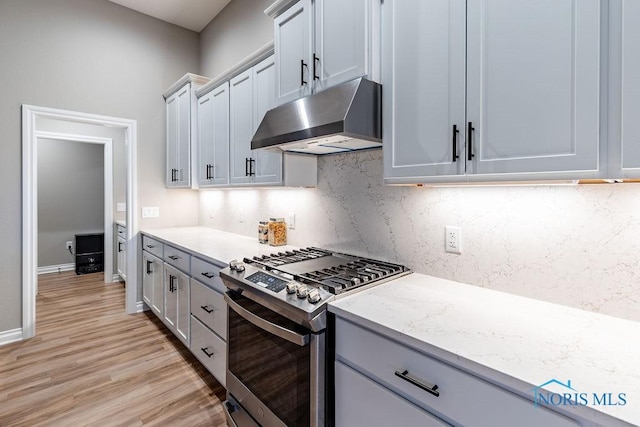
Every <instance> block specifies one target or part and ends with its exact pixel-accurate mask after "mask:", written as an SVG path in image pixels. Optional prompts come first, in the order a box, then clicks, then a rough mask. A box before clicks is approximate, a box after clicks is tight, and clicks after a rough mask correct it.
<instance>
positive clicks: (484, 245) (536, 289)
mask: <svg viewBox="0 0 640 427" xmlns="http://www.w3.org/2000/svg"><path fill="white" fill-rule="evenodd" d="M289 212H293V213H295V215H296V224H295V226H296V228H295V230H288V232H289V236H288V237H289V239H288V243H290V244H292V245H298V246H310V245H316V246H321V247H328V248H331V249H335V250H341V251H344V252H351V253H356V254H360V255H369V256H371V257H374V258H380V259H386V260H389V261H392V262H398V263H402V264H405V265H407V266H409V267H410V268H412V269H413V270H414V271H416V272H419V273H424V274H429V275H433V276H437V277H442V278H446V279H451V280H455V281H459V282H463V283H468V284H471V285H476V286H481V287H486V288H491V289H496V290H500V291H505V292H509V293H513V294H517V295H522V296H526V297H531V298H536V299H540V300H545V301H550V302H554V303H558V304H563V305H568V306H573V307H577V308H581V309H584V310H590V311H594V312H599V313H603V314H609V315H612V316H617V317H621V318H626V319H630V320H635V321H640V184H613V185H583V186H512V187H499V186H498V187H475V186H474V187H452V188H428V187H391V186H385V185H384V184H383V178H382V152H381V150H373V151H363V152H358V153H350V154H340V155H332V156H323V157H319V158H318V187H317V188H314V189H284V188H283V189H238V190H211V191H201V192H200V225H203V226H208V227H213V228H217V229H220V230H226V231H230V232H234V233H239V234H244V235H248V236H256V239H257V226H258V221H260V220H263V219H265V218H269V217H270V216H277V217H285V218H286V217H287V214H288V213H289ZM241 219H242V220H243V222H240V220H241ZM447 225H453V226H459V227H461V228H462V254H460V255H458V254H450V253H446V252H445V250H444V228H445V226H447ZM247 255H250V254H247Z"/></svg>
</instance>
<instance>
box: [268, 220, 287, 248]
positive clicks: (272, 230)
mask: <svg viewBox="0 0 640 427" xmlns="http://www.w3.org/2000/svg"><path fill="white" fill-rule="evenodd" d="M268 227H269V233H268V239H269V244H270V245H271V246H282V245H286V244H287V223H286V222H284V218H270V219H269V224H268Z"/></svg>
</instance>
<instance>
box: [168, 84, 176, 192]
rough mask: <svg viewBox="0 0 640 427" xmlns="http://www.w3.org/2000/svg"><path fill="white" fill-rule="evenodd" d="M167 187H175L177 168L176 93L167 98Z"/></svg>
mask: <svg viewBox="0 0 640 427" xmlns="http://www.w3.org/2000/svg"><path fill="white" fill-rule="evenodd" d="M166 109H167V152H166V155H167V170H166V172H167V176H166V185H167V187H175V185H176V181H175V178H176V171H177V169H178V94H173V95H171V96H170V97H169V98H168V99H167V104H166Z"/></svg>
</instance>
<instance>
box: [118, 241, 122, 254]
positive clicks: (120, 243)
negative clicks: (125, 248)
mask: <svg viewBox="0 0 640 427" xmlns="http://www.w3.org/2000/svg"><path fill="white" fill-rule="evenodd" d="M118 252H122V242H118Z"/></svg>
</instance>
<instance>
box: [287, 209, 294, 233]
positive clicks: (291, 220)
mask: <svg viewBox="0 0 640 427" xmlns="http://www.w3.org/2000/svg"><path fill="white" fill-rule="evenodd" d="M287 225H288V226H289V230H295V229H296V214H295V213H294V212H289V213H288V214H287Z"/></svg>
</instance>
